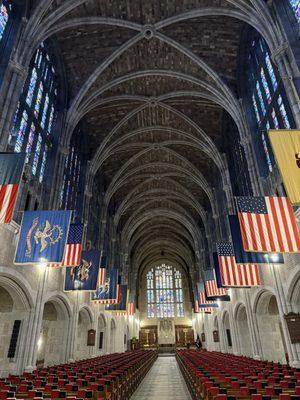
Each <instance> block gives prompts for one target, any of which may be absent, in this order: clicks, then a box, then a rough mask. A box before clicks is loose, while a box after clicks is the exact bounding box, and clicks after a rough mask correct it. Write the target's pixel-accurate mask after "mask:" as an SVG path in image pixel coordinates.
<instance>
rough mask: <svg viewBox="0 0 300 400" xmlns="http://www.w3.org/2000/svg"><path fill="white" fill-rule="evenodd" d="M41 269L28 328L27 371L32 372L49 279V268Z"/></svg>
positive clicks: (34, 366)
mask: <svg viewBox="0 0 300 400" xmlns="http://www.w3.org/2000/svg"><path fill="white" fill-rule="evenodd" d="M41 268H44V269H43V270H42V271H40V276H39V282H38V291H37V297H36V303H35V307H34V309H33V316H32V318H30V328H29V329H28V337H27V343H26V348H27V354H26V355H25V358H26V361H25V371H28V372H31V371H33V370H35V369H36V357H37V342H38V339H39V335H40V332H41V327H42V321H43V312H44V295H45V292H46V289H47V281H48V275H49V268H47V267H46V266H44V267H42V266H41Z"/></svg>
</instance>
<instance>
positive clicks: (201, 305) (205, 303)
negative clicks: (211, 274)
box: [197, 283, 218, 314]
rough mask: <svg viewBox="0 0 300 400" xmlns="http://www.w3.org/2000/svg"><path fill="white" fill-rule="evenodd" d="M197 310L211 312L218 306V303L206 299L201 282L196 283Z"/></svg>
mask: <svg viewBox="0 0 300 400" xmlns="http://www.w3.org/2000/svg"><path fill="white" fill-rule="evenodd" d="M197 287H198V301H197V303H198V309H199V311H198V312H205V313H208V314H210V313H212V312H213V310H214V309H216V308H218V304H217V303H216V302H214V301H211V300H207V298H206V295H205V289H204V284H203V283H198V285H197Z"/></svg>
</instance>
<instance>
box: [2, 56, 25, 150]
mask: <svg viewBox="0 0 300 400" xmlns="http://www.w3.org/2000/svg"><path fill="white" fill-rule="evenodd" d="M27 74H28V70H27V68H26V67H24V66H23V65H21V64H19V63H18V61H14V60H10V61H9V64H8V67H7V71H6V73H5V77H4V82H3V84H2V86H1V90H0V150H1V151H5V150H6V148H7V144H8V137H9V133H10V131H11V128H12V122H13V116H14V113H15V111H16V108H17V104H18V101H19V97H20V94H21V92H22V88H23V85H24V82H25V80H26V77H27ZM1 99H2V101H1Z"/></svg>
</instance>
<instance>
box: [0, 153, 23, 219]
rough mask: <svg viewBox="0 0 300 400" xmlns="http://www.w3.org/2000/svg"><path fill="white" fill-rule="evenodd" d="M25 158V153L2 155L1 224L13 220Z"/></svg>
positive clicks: (0, 184) (0, 154)
mask: <svg viewBox="0 0 300 400" xmlns="http://www.w3.org/2000/svg"><path fill="white" fill-rule="evenodd" d="M25 157H26V154H25V153H0V224H8V223H9V222H10V221H11V219H12V215H13V212H14V208H15V204H16V200H17V195H18V189H19V184H20V180H21V177H22V173H23V168H24V163H25Z"/></svg>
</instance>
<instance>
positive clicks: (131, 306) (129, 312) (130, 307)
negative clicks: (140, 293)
mask: <svg viewBox="0 0 300 400" xmlns="http://www.w3.org/2000/svg"><path fill="white" fill-rule="evenodd" d="M134 314H135V304H134V302H133V301H131V302H129V303H128V307H127V315H134Z"/></svg>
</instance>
